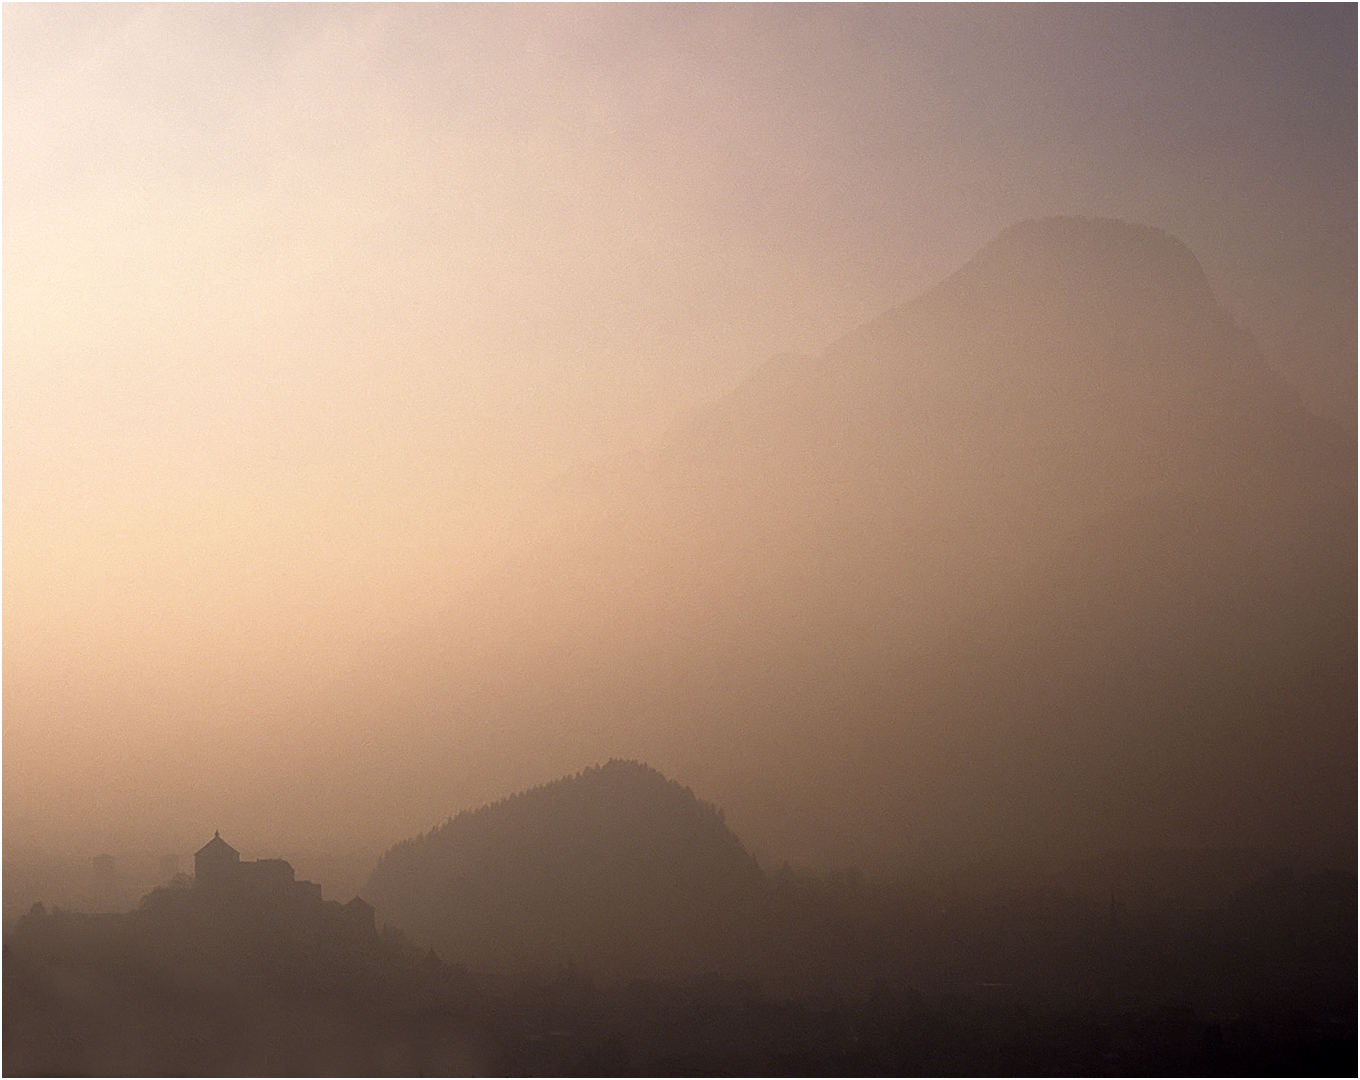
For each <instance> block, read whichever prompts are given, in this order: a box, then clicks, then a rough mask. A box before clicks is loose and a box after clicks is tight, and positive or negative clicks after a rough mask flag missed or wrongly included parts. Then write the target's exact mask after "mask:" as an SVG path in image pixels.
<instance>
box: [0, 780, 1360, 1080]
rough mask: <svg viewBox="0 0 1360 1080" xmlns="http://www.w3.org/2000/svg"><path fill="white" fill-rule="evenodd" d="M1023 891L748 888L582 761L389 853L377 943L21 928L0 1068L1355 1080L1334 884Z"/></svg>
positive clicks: (262, 933)
mask: <svg viewBox="0 0 1360 1080" xmlns="http://www.w3.org/2000/svg"><path fill="white" fill-rule="evenodd" d="M224 847H226V845H225V844H224V842H222V841H220V840H219V839H215V840H214V841H213V842H212V843H211V844H210V845H208V847H207V848H205V851H204V852H200V853H199V856H200V861H202V860H203V859H205V858H206V855H205V852H214V853H218V854H220V851H221V849H222V848H224ZM271 865H272V864H271ZM1024 869H1025V868H1020V870H1021V871H1023V870H1024ZM1029 869H1030V878H1031V883H1029V884H1020V883H1017V882H1018V880H1019V879H1018V878H1017V877H1016V874H1015V873H1014V872H1013V871H1012V872H1009V876H1010V879H1011V880H1009V881H1008V880H1007V873H1008V872H1003V871H1002V870H999V869H997V868H991V869H986V868H975V869H974V870H973V871H972V872H971V873H968V874H960V875H957V876H955V877H953V878H951V879H946V880H943V881H939V882H935V883H930V884H926V883H917V884H914V885H913V884H907V883H902V882H897V883H893V882H888V881H881V880H874V879H872V878H869V877H866V876H865V875H864V874H861V873H860V872H858V871H856V870H853V869H849V870H840V871H835V872H825V873H817V872H812V871H807V870H800V869H796V868H794V867H791V866H788V865H787V864H786V865H784V866H781V867H779V868H778V869H776V870H774V871H773V872H772V873H769V874H766V873H763V872H762V871H761V869H760V868H759V867H758V866H757V865H756V863H755V861H754V860H753V859H752V858H751V856H750V855H749V854H747V853H746V851H745V850H744V848H743V847H742V845H741V842H740V841H739V840H738V839H737V838H736V837H735V836H734V835H733V834H732V833H731V831H730V830H728V829H727V827H726V825H725V824H724V822H723V818H722V814H721V812H720V811H718V810H717V809H716V808H714V807H713V806H711V805H709V804H706V803H703V802H702V801H700V800H699V799H697V798H696V797H695V796H694V794H693V792H692V791H690V790H689V789H687V788H684V787H682V786H681V785H679V784H677V783H675V782H673V781H671V780H668V779H666V778H665V777H664V776H662V775H661V774H660V773H658V772H656V771H655V770H653V769H650V768H648V767H646V766H645V765H641V764H639V763H637V762H625V761H612V762H610V763H609V764H607V765H604V766H600V767H596V768H592V769H587V770H584V771H583V772H581V773H578V774H576V775H575V776H571V777H566V778H564V779H562V780H560V781H556V782H554V783H552V784H547V785H544V786H542V787H539V788H535V789H533V790H531V791H528V792H525V793H523V794H521V795H519V796H515V797H512V798H510V799H506V800H503V801H501V802H499V803H496V804H493V805H491V806H489V807H484V808H482V809H481V810H479V811H474V812H471V813H467V814H461V815H459V816H457V817H454V818H451V819H449V821H447V822H446V823H445V824H444V825H443V826H440V827H438V828H436V829H434V830H432V831H431V832H430V833H427V834H424V835H422V836H420V837H416V838H415V839H413V840H410V841H406V842H404V843H402V844H398V845H396V846H395V847H394V848H393V849H391V850H390V851H389V852H388V853H387V854H386V855H385V856H384V857H383V859H382V861H381V863H380V865H379V867H378V868H377V870H376V871H375V873H374V875H373V883H374V887H375V888H377V889H379V890H380V892H379V893H374V894H372V895H374V896H375V897H376V896H379V895H383V896H385V897H386V899H385V900H384V905H387V906H380V907H379V908H378V909H377V911H378V913H379V914H380V915H381V921H380V920H379V918H378V917H376V916H375V909H374V908H372V907H370V906H369V905H368V904H367V903H366V902H365V901H364V900H361V899H358V898H355V899H354V900H352V901H350V902H349V903H347V904H340V903H338V902H335V901H323V900H322V899H321V897H320V895H319V893H317V892H315V891H314V889H312V888H310V887H284V885H285V884H287V883H283V884H280V883H278V882H274V881H273V879H272V878H271V877H268V876H267V875H259V874H251V873H247V872H242V873H241V874H239V875H237V877H239V881H237V880H235V879H231V878H230V876H228V877H227V878H223V879H222V880H220V881H218V880H216V879H215V878H212V877H204V878H203V879H202V880H194V881H193V882H192V883H191V882H190V881H189V880H188V879H187V878H184V877H181V878H179V879H177V881H176V883H175V884H174V885H172V886H167V887H161V888H157V889H155V890H153V891H152V892H151V893H150V894H148V895H147V896H146V897H145V898H144V900H143V901H142V903H141V904H140V905H139V907H138V908H137V910H135V911H132V912H128V913H122V914H101V915H86V914H78V913H73V912H67V911H62V910H52V911H48V910H47V909H46V908H44V907H43V906H42V905H41V904H38V905H34V907H33V909H32V910H31V911H30V912H29V913H28V914H27V915H25V916H23V917H22V918H20V919H19V920H17V921H16V923H15V924H14V925H13V926H12V927H10V928H9V929H8V932H7V934H6V938H5V944H4V960H5V963H4V1005H5V1008H4V1070H5V1072H6V1073H9V1074H25V1075H53V1074H60V1075H194V1074H205V1073H226V1074H238V1075H247V1074H274V1075H288V1074H293V1075H300V1074H331V1075H382V1074H387V1075H397V1074H400V1075H405V1074H411V1075H415V1074H421V1075H430V1074H434V1075H448V1074H458V1073H465V1074H508V1075H574V1074H583V1075H726V1074H736V1075H743V1074H745V1075H758V1074H769V1075H780V1074H784V1075H788V1074H822V1075H846V1074H890V1075H900V1074H909V1073H925V1074H933V1075H1030V1074H1048V1075H1052V1074H1064V1073H1070V1074H1079V1075H1251V1074H1262V1073H1263V1074H1271V1075H1299V1074H1308V1073H1318V1072H1321V1073H1338V1074H1344V1073H1349V1072H1353V1071H1354V1069H1355V1066H1356V1004H1357V1003H1356V986H1355V972H1356V960H1357V957H1356V918H1357V909H1356V889H1357V883H1356V878H1355V875H1354V874H1353V873H1351V872H1349V871H1337V870H1329V869H1325V868H1321V867H1317V866H1313V867H1309V866H1308V865H1307V864H1306V863H1301V862H1298V861H1297V860H1295V861H1293V863H1292V865H1291V864H1290V860H1288V859H1287V858H1285V857H1284V856H1279V855H1274V856H1272V855H1271V854H1270V853H1265V852H1243V851H1237V852H1210V851H1205V852H1178V853H1177V852H1162V853H1157V852H1141V853H1140V852H1129V853H1122V854H1112V855H1111V856H1109V857H1107V858H1106V859H1104V860H1094V861H1087V862H1086V863H1083V864H1079V865H1077V866H1075V867H1071V868H1069V869H1068V870H1067V871H1066V872H1065V874H1060V875H1057V876H1053V875H1050V876H1049V877H1048V879H1047V883H1045V884H1034V883H1033V882H1034V881H1035V880H1038V879H1039V878H1040V877H1042V875H1040V874H1038V873H1037V871H1036V870H1035V869H1034V868H1029ZM284 876H287V875H284ZM257 879H258V881H257ZM1112 882H1113V883H1116V884H1117V891H1116V892H1114V893H1113V894H1111V893H1110V892H1109V891H1108V890H1107V889H1106V888H1105V887H1106V886H1108V885H1110V883H1112ZM304 885H305V883H304ZM573 890H574V892H573ZM401 903H406V904H407V905H408V906H409V908H410V910H411V911H412V912H413V913H415V914H416V915H423V916H424V917H425V918H426V919H427V920H429V922H428V926H429V927H431V928H433V930H434V931H436V932H438V933H439V934H441V935H442V937H439V938H435V937H433V936H431V935H430V934H429V933H427V932H426V930H424V929H422V930H416V929H414V928H413V927H412V926H409V925H407V924H403V923H400V922H397V921H396V920H395V919H394V917H393V916H392V914H391V912H390V911H389V909H388V907H389V906H390V907H391V908H392V909H393V910H395V909H396V908H397V907H398V905H399V904H401ZM379 926H381V929H379ZM398 927H400V928H398ZM432 945H433V946H434V947H433V948H432V947H431V946H432Z"/></svg>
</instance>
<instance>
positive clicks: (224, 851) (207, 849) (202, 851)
mask: <svg viewBox="0 0 1360 1080" xmlns="http://www.w3.org/2000/svg"><path fill="white" fill-rule="evenodd" d="M200 855H206V856H207V857H208V858H212V857H213V856H214V855H215V856H217V857H218V858H222V857H223V856H226V857H228V858H230V857H232V856H235V857H236V858H238V859H239V858H240V857H241V853H240V852H239V851H237V850H236V849H235V848H234V847H232V846H231V845H230V844H228V843H227V842H226V841H225V840H223V839H222V834H221V833H220V832H218V831H216V830H214V831H213V838H212V839H211V840H209V841H208V842H207V843H206V844H204V845H203V846H202V847H201V848H199V849H198V850H197V851H196V852H194V858H198V857H199V856H200Z"/></svg>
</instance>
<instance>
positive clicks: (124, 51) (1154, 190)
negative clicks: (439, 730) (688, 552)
mask: <svg viewBox="0 0 1360 1080" xmlns="http://www.w3.org/2000/svg"><path fill="white" fill-rule="evenodd" d="M3 42H4V46H3V47H4V54H3V64H4V66H3V79H4V82H3V94H4V97H3V126H4V144H3V151H4V157H3V184H4V186H3V214H4V217H3V225H4V236H3V242H4V312H3V313H4V338H3V345H4V570H5V574H4V645H5V688H6V715H5V730H6V744H7V745H6V751H7V753H6V773H7V778H8V776H9V775H10V774H11V772H12V770H14V769H16V768H19V767H20V766H19V765H18V764H16V760H21V759H22V757H23V754H24V753H28V752H31V753H34V754H52V753H57V752H58V750H59V748H61V747H67V746H73V745H77V744H80V745H83V746H86V747H89V746H92V745H93V746H100V747H104V743H102V742H101V740H114V741H117V740H116V739H115V736H114V734H113V732H114V731H115V730H116V728H117V724H118V721H117V718H116V717H117V716H120V715H123V713H121V712H118V710H120V709H133V708H136V707H139V705H140V703H142V702H143V701H144V700H145V699H146V697H147V696H148V695H149V696H152V697H154V696H155V695H156V694H169V693H172V690H173V688H177V687H180V686H181V684H183V685H190V684H193V683H194V680H196V679H197V680H207V681H208V682H211V681H212V679H220V678H224V677H228V676H224V675H223V674H222V673H223V672H228V673H230V674H229V677H230V678H234V679H241V678H246V679H247V681H248V677H247V676H246V675H243V674H242V672H249V671H252V670H255V669H260V670H264V669H265V668H270V666H271V665H273V667H276V668H278V667H286V668H287V669H288V677H289V678H291V679H295V680H298V681H299V682H300V683H301V684H310V683H311V682H314V681H316V680H319V679H323V678H324V677H325V675H326V674H327V673H328V672H329V671H332V670H334V669H335V668H336V667H337V666H338V665H342V664H343V662H344V660H343V657H344V656H345V655H346V651H347V650H348V649H350V648H352V647H353V645H354V643H355V642H357V641H361V640H363V639H364V638H367V637H372V636H373V635H375V634H382V633H387V632H391V631H395V630H398V629H400V628H401V627H402V626H403V625H404V624H405V623H406V622H407V621H408V620H409V619H412V618H415V617H418V616H419V615H420V614H421V613H422V612H425V611H429V610H433V609H434V608H437V607H439V606H440V605H441V604H443V603H444V602H445V601H446V600H447V598H448V597H449V595H451V590H453V589H455V588H457V586H458V585H459V584H460V583H461V582H463V581H465V580H467V579H469V578H471V577H473V576H475V575H476V573H477V572H478V571H479V570H480V568H482V567H484V566H486V565H488V563H490V562H494V561H495V560H496V559H497V558H498V557H500V556H501V555H502V554H503V553H504V552H506V551H507V550H511V549H512V548H513V547H514V546H516V545H518V544H523V543H525V542H527V537H528V536H529V535H530V528H529V525H528V524H526V523H527V522H529V521H531V520H532V519H533V514H534V507H535V505H536V503H535V497H536V493H537V492H539V491H540V490H541V488H542V487H543V485H545V484H547V483H549V482H550V481H551V480H552V478H553V477H555V476H557V475H558V474H560V473H561V472H563V471H564V470H567V469H570V468H573V467H575V466H577V465H579V464H581V463H583V462H586V461H589V460H591V459H594V458H598V457H603V456H615V455H627V454H632V453H636V452H641V451H645V450H646V449H647V448H648V447H649V446H650V445H652V443H653V442H654V441H655V440H656V439H657V438H658V437H659V436H660V435H661V434H662V433H663V432H664V430H665V428H666V426H667V425H668V424H669V423H671V422H672V421H674V420H675V419H676V418H677V417H678V416H679V415H681V414H682V413H683V411H684V410H685V409H687V408H689V407H692V406H693V405H695V404H696V403H698V402H700V401H702V400H704V399H707V398H711V397H713V396H715V395H717V394H720V393H722V392H724V391H725V390H727V389H728V388H730V387H731V386H732V385H734V384H735V382H736V381H737V380H738V379H739V378H740V377H741V376H742V375H743V374H744V373H746V372H747V371H749V370H750V369H751V368H753V367H755V366H756V365H758V364H759V363H760V362H761V361H763V360H764V359H766V358H767V357H768V356H770V355H772V354H774V353H776V352H780V351H784V350H805V351H816V350H819V349H820V348H822V347H823V346H825V345H826V344H828V343H829V342H830V341H832V340H834V339H835V338H836V337H838V336H839V335H841V334H842V333H844V332H846V331H848V330H850V329H852V328H853V327H855V326H856V325H858V324H860V323H862V322H864V321H865V320H867V319H869V318H871V317H873V316H874V315H877V314H878V313H880V312H881V311H883V310H885V309H887V308H888V307H891V306H892V305H894V304H897V303H900V302H901V301H902V300H904V299H906V298H907V297H909V296H911V295H914V294H915V293H917V292H919V291H921V290H922V289H924V288H925V287H926V286H928V285H930V284H932V283H933V282H935V281H937V280H938V279H940V278H941V277H943V276H944V275H946V274H947V273H949V272H950V271H952V270H953V269H955V268H956V267H957V266H959V265H960V264H961V263H962V262H963V261H965V260H966V259H967V258H968V257H969V256H970V255H971V254H972V253H973V252H974V251H976V250H977V249H978V248H979V247H980V246H981V245H982V244H984V243H985V242H986V241H987V240H989V239H990V238H991V237H992V236H994V235H995V234H996V233H997V232H998V231H1000V230H1001V229H1002V228H1004V227H1006V226H1007V225H1010V224H1011V223H1013V222H1015V221H1017V220H1020V219H1023V218H1026V217H1031V216H1036V215H1047V214H1055V213H1062V214H1084V215H1101V216H1112V217H1120V218H1125V219H1128V220H1132V221H1138V222H1144V223H1147V224H1151V225H1154V226H1157V227H1160V228H1164V229H1167V230H1169V231H1170V232H1172V233H1174V234H1175V235H1177V236H1178V237H1180V238H1181V239H1182V240H1184V241H1185V242H1186V243H1187V244H1188V245H1189V246H1190V248H1191V249H1192V250H1193V251H1195V252H1196V254H1198V255H1199V257H1200V259H1201V260H1202V262H1203V264H1204V267H1205V269H1206V271H1207V273H1208V275H1209V279H1210V281H1211V283H1212V285H1213V286H1214V288H1215V290H1216V291H1217V293H1218V295H1219V297H1220V299H1221V300H1222V301H1223V303H1224V304H1225V305H1226V306H1227V307H1228V308H1229V310H1230V311H1232V312H1233V313H1234V315H1235V316H1236V317H1237V318H1238V319H1239V320H1240V321H1242V322H1243V323H1244V324H1245V325H1246V326H1247V327H1248V328H1250V329H1251V330H1252V331H1253V332H1255V333H1256V334H1257V335H1258V338H1259V339H1260V340H1261V342H1262V344H1263V346H1264V347H1265V349H1266V352H1267V354H1268V356H1270V358H1271V359H1272V360H1273V361H1274V362H1276V363H1277V365H1278V366H1279V367H1280V369H1281V370H1282V371H1283V372H1285V373H1286V374H1287V375H1288V376H1289V377H1290V379H1291V380H1292V381H1294V382H1295V384H1296V385H1298V386H1299V388H1300V390H1301V392H1302V393H1303V394H1304V396H1305V399H1306V400H1307V401H1308V402H1309V403H1310V404H1311V405H1312V406H1313V407H1314V408H1315V409H1317V410H1319V411H1323V412H1326V413H1328V414H1331V415H1334V416H1337V417H1341V418H1345V419H1346V420H1347V422H1348V423H1351V424H1353V421H1354V415H1353V414H1354V410H1355V363H1356V357H1355V353H1354V340H1355V244H1356V232H1355V222H1356V108H1355V102H1356V12H1355V8H1354V7H1353V6H1352V5H1329V6H1317V7H1311V6H1302V5H1277V6H1268V7H1236V6H1230V5H1213V6H1204V7H1193V6H1192V7H1185V6H1180V5H1151V6H1134V7H1123V6H1094V7H1082V6H1058V7H1037V6H1036V7H1028V6H1021V7H1004V6H991V5H987V6H978V7H970V6H942V7H935V6H924V5H923V6H886V5H885V6H874V7H855V6H840V5H837V6H829V7H823V6H814V5H806V6H805V5H798V6H790V7H781V6H741V7H726V6H716V5H703V6H695V7H671V6H660V5H657V6H653V5H647V6H639V7H631V6H623V5H620V6H601V7H584V6H583V7H578V6H571V5H553V6H546V7H515V6H500V5H493V6H474V7H445V6H443V5H412V6H394V7H388V6H368V5H345V6H337V7H330V6H326V5H297V6H278V7H276V6H271V5H244V6H233V5H202V6H198V5H195V6H175V5H163V6H162V5H158V6H149V7H141V6H136V5H108V6H100V5H92V6H83V5H53V6H44V5H23V4H7V5H6V6H5V8H4V22H3ZM281 658H286V661H285V660H284V659H281ZM271 670H272V669H271ZM205 673H206V674H205ZM110 680H112V681H110ZM119 680H122V681H121V682H120V681H119ZM110 686H118V687H122V690H120V691H118V692H117V693H113V694H112V696H110V695H111V692H110V690H109V687H110ZM173 692H178V691H177V690H173ZM118 693H121V694H122V695H123V696H122V697H121V698H119V697H118ZM139 695H140V696H139ZM110 700H116V701H118V702H120V704H119V705H118V709H113V706H111V705H108V704H107V702H108V701H110ZM242 701H243V699H233V704H232V705H231V708H244V709H248V708H250V707H252V706H251V705H250V704H249V702H248V701H245V702H244V703H242ZM216 707H218V708H222V709H225V708H227V706H225V705H222V704H221V703H220V702H219V703H218V706H216ZM261 707H263V706H261ZM101 710H104V711H103V712H101ZM109 710H113V711H109ZM105 713H107V716H105ZM101 716H103V717H104V719H101ZM112 745H113V743H109V746H108V747H104V749H105V750H108V752H110V753H113V757H112V758H111V759H110V760H116V758H117V755H116V753H114V752H113V751H112V750H111V749H109V747H112ZM119 745H124V746H125V744H124V743H120V744H119ZM16 751H17V752H18V753H17V755H16ZM127 752H131V751H127ZM580 764H586V763H584V762H582V763H580ZM7 809H8V808H7Z"/></svg>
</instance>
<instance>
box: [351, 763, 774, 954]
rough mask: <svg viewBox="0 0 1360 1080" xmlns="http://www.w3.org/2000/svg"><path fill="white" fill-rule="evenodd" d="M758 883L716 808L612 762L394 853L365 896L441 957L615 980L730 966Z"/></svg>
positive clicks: (641, 769) (451, 824)
mask: <svg viewBox="0 0 1360 1080" xmlns="http://www.w3.org/2000/svg"><path fill="white" fill-rule="evenodd" d="M762 888H763V878H762V876H761V873H760V869H759V867H758V866H757V865H756V862H755V859H753V858H752V857H751V856H750V855H749V854H748V853H747V852H746V851H745V849H744V848H743V847H742V845H741V842H740V841H739V840H738V839H737V838H736V837H735V836H734V835H733V834H732V833H731V832H730V831H729V830H728V828H727V826H726V825H725V824H724V822H723V816H722V813H721V812H720V811H719V810H717V809H716V808H714V807H713V806H711V805H709V804H707V803H704V802H700V801H699V800H698V799H696V798H695V796H694V793H693V792H692V791H691V790H690V789H688V788H685V787H682V786H681V785H680V784H678V783H676V782H675V781H672V780H667V779H666V778H665V777H664V776H662V775H661V773H659V772H657V771H656V770H655V769H651V768H648V767H647V766H645V765H642V764H639V763H637V762H631V761H620V760H613V761H610V762H609V763H608V764H606V765H602V766H595V767H593V768H589V769H585V770H584V771H582V772H580V773H577V774H576V775H574V776H568V777H564V778H563V779H561V780H557V781H555V782H553V783H550V784H545V785H543V786H540V787H537V788H534V789H532V790H529V791H525V792H522V793H520V794H518V795H514V796H511V797H510V798H508V799H503V800H501V801H500V802H498V803H494V804H491V805H488V806H484V807H482V808H481V809H479V810H475V811H469V812H465V813H461V814H459V815H458V816H457V817H453V818H450V819H449V820H448V821H447V822H446V823H445V824H444V825H442V826H440V827H438V828H435V829H432V830H431V831H430V832H428V833H426V834H424V835H422V836H419V837H416V838H414V839H411V840H407V841H405V842H404V843H401V844H398V845H396V846H395V847H393V848H392V849H390V850H389V851H388V852H387V853H386V854H384V855H383V857H382V859H381V861H380V862H379V865H378V867H377V869H376V870H375V871H374V874H373V876H372V878H371V879H370V881H369V884H368V890H367V894H368V895H370V896H372V897H373V900H374V903H375V904H376V906H377V909H378V912H379V914H380V917H381V918H383V919H384V920H387V921H389V922H391V923H393V924H395V925H398V926H401V927H402V928H403V929H404V930H406V931H407V932H409V933H410V934H412V935H413V936H415V937H416V939H417V940H419V941H422V942H429V943H433V944H434V945H435V946H436V947H437V948H438V949H439V950H440V951H441V953H442V954H443V955H444V957H445V958H446V959H448V960H450V961H454V960H457V961H458V962H462V963H469V964H472V965H473V966H479V967H482V968H484V969H489V970H505V969H507V968H509V969H512V970H514V969H519V970H526V969H527V970H538V971H547V972H549V973H551V972H553V971H554V970H555V969H556V968H559V967H560V966H561V965H562V964H564V963H566V962H568V961H570V962H573V963H577V962H579V963H582V964H584V965H586V966H587V967H589V968H590V969H592V970H595V971H598V972H600V973H603V974H606V975H609V976H613V977H619V976H623V975H639V974H651V973H655V972H659V971H666V972H668V973H673V972H675V971H681V972H684V971H693V972H702V971H704V970H707V969H709V968H711V967H713V966H716V965H718V964H720V963H721V962H722V961H723V960H724V959H730V958H731V956H732V952H733V950H734V949H739V948H740V946H741V941H740V938H739V933H740V929H741V927H742V926H743V925H744V924H743V923H742V922H741V920H742V919H743V918H745V917H746V916H747V915H748V914H749V911H750V907H751V905H752V904H753V903H755V902H758V900H759V897H760V894H761V890H762Z"/></svg>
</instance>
